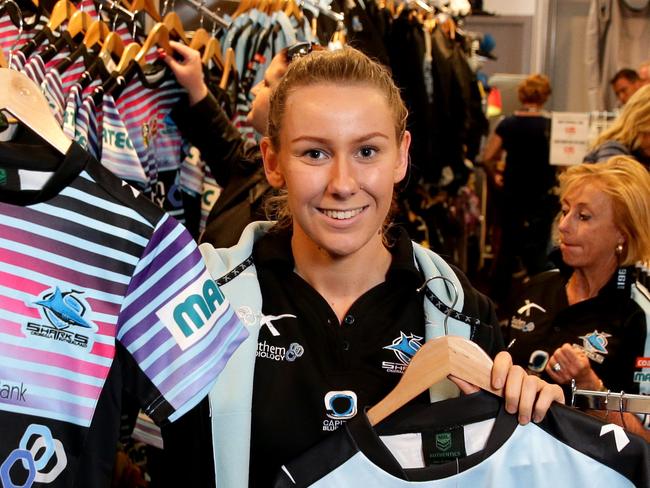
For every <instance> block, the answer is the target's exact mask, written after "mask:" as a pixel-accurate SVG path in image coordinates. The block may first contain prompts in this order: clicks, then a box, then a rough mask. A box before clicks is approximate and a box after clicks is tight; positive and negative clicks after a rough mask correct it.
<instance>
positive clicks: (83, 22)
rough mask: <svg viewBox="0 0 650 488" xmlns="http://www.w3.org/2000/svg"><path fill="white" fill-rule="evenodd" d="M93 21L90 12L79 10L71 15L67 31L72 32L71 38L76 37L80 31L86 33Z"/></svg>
mask: <svg viewBox="0 0 650 488" xmlns="http://www.w3.org/2000/svg"><path fill="white" fill-rule="evenodd" d="M92 23H93V19H92V17H91V16H90V15H88V12H85V11H83V10H77V11H76V12H75V13H74V14H72V17H70V21H69V22H68V27H67V28H66V31H67V32H68V34H70V38H74V37H75V36H76V35H77V34H79V33H84V34H85V33H86V32H88V29H89V28H90V25H91V24H92Z"/></svg>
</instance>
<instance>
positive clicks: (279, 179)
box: [260, 137, 284, 188]
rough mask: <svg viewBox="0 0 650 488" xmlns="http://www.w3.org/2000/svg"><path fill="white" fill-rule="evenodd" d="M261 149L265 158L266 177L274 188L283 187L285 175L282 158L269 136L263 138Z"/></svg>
mask: <svg viewBox="0 0 650 488" xmlns="http://www.w3.org/2000/svg"><path fill="white" fill-rule="evenodd" d="M260 149H261V151H262V159H263V160H264V173H265V174H266V179H267V180H268V182H269V184H270V185H271V186H272V187H273V188H282V187H283V186H284V176H283V175H282V172H281V171H280V160H279V158H278V154H277V152H276V151H275V149H273V146H272V144H271V140H270V139H269V138H268V137H264V138H263V139H262V142H260Z"/></svg>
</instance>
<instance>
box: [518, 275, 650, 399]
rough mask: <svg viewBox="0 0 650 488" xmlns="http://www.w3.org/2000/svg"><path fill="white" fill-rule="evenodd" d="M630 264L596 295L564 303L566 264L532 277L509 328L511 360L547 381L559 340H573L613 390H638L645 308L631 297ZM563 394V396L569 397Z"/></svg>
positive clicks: (643, 349)
mask: <svg viewBox="0 0 650 488" xmlns="http://www.w3.org/2000/svg"><path fill="white" fill-rule="evenodd" d="M632 271H633V270H632V268H631V267H628V268H619V269H618V270H617V271H616V272H615V273H614V274H613V275H612V277H611V278H610V280H609V281H608V282H607V284H605V286H603V288H602V289H601V290H600V291H599V292H598V294H597V295H596V296H595V297H592V298H589V299H587V300H584V301H581V302H578V303H576V304H573V305H569V303H568V301H567V296H566V288H565V287H566V284H567V281H568V279H569V277H570V276H571V272H572V270H571V269H570V268H566V267H562V268H560V270H552V271H546V272H544V273H541V274H540V275H538V276H536V277H534V278H533V279H532V280H531V281H530V282H529V284H528V285H527V287H526V289H525V290H524V293H523V295H522V297H521V298H520V299H519V300H518V301H516V302H515V304H516V308H515V310H514V313H513V315H512V318H511V320H510V327H509V330H508V333H509V336H510V337H509V339H510V341H512V340H514V343H512V346H511V347H510V348H509V350H508V351H509V352H510V353H511V354H512V358H513V361H514V363H515V364H520V365H521V366H523V367H524V368H526V367H528V371H529V372H530V373H537V374H540V373H541V376H542V377H543V378H544V379H546V380H547V381H552V380H551V379H550V377H548V375H546V374H545V373H544V367H545V366H546V363H547V362H548V360H549V358H550V356H552V355H553V352H554V351H555V350H556V349H557V348H558V347H560V346H562V344H564V343H568V344H575V345H577V346H579V347H580V348H582V349H583V350H584V351H585V352H586V353H587V355H588V357H589V358H590V363H591V367H592V369H593V370H594V372H595V373H596V374H597V375H598V377H599V378H600V379H601V380H602V381H603V383H604V385H605V386H606V387H607V388H609V389H611V390H612V391H621V390H624V391H625V392H627V393H638V392H639V383H638V381H637V380H636V376H635V372H637V371H638V368H637V367H636V365H635V363H636V359H637V358H639V357H646V356H648V353H650V351H647V350H646V334H647V327H646V320H645V313H644V312H643V310H642V309H641V307H639V305H638V304H637V303H636V302H635V301H634V300H633V299H632V298H631V290H630V287H631V284H632V282H633V281H634V279H633V272H632ZM570 398H571V396H570V394H569V395H567V400H568V399H570Z"/></svg>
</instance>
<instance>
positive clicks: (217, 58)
mask: <svg viewBox="0 0 650 488" xmlns="http://www.w3.org/2000/svg"><path fill="white" fill-rule="evenodd" d="M229 49H230V48H229ZM226 54H227V53H226ZM210 60H213V61H214V63H215V64H216V65H217V66H218V67H219V68H220V69H221V70H222V71H225V69H226V68H225V66H226V65H225V63H224V61H223V58H222V57H221V43H220V42H219V39H216V38H214V37H211V38H210V39H209V40H208V43H207V44H206V45H205V48H204V50H203V56H201V62H202V63H203V64H204V65H206V66H207V64H208V63H209V62H210Z"/></svg>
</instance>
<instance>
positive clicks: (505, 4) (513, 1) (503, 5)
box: [483, 0, 535, 15]
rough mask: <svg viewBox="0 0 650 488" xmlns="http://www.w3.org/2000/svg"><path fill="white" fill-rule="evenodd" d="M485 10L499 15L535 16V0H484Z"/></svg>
mask: <svg viewBox="0 0 650 488" xmlns="http://www.w3.org/2000/svg"><path fill="white" fill-rule="evenodd" d="M483 8H484V9H485V10H488V11H490V12H495V13H497V14H499V15H533V14H534V13H535V0H483Z"/></svg>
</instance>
